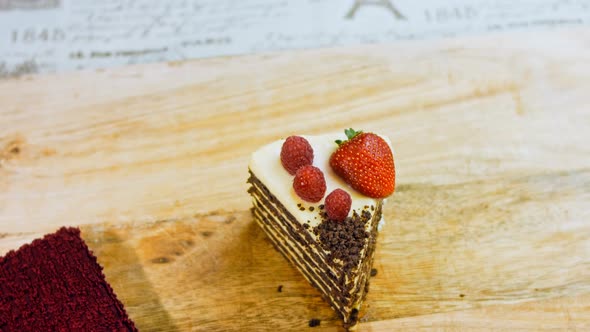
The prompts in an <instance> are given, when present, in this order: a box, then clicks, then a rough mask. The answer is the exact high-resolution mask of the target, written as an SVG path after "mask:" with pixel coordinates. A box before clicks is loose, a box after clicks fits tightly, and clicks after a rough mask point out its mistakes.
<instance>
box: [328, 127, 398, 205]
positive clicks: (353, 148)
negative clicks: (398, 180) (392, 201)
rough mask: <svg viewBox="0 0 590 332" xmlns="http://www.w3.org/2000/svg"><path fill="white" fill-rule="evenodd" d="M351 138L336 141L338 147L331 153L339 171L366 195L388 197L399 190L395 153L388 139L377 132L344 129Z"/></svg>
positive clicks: (335, 167) (332, 161)
mask: <svg viewBox="0 0 590 332" xmlns="http://www.w3.org/2000/svg"><path fill="white" fill-rule="evenodd" d="M344 133H345V134H346V136H347V137H348V140H347V141H344V142H342V141H340V140H338V141H336V143H337V144H338V146H339V147H338V149H337V150H336V151H334V153H333V154H332V156H330V166H331V167H332V169H333V170H334V172H335V173H336V174H338V175H339V176H340V177H341V178H343V179H344V181H346V183H348V184H349V185H350V186H351V187H352V188H354V189H355V190H357V191H359V192H360V193H362V194H363V195H366V196H369V197H373V198H384V197H387V196H389V195H391V194H392V193H393V191H394V190H395V166H394V163H393V153H392V152H391V149H390V148H389V145H388V144H387V142H385V140H384V139H383V138H381V137H379V136H377V135H375V134H373V133H363V132H362V131H355V130H353V129H352V128H350V129H346V130H345V131H344Z"/></svg>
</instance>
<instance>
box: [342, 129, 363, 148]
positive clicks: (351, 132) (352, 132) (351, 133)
mask: <svg viewBox="0 0 590 332" xmlns="http://www.w3.org/2000/svg"><path fill="white" fill-rule="evenodd" d="M362 132H363V131H362V130H359V131H356V130H354V129H352V128H348V129H344V134H345V135H346V137H348V140H346V141H349V140H351V139H353V138H355V137H356V136H357V135H359V134H360V133H362ZM346 141H342V140H340V139H337V140H336V141H335V142H336V144H338V146H341V145H342V144H343V143H344V142H346Z"/></svg>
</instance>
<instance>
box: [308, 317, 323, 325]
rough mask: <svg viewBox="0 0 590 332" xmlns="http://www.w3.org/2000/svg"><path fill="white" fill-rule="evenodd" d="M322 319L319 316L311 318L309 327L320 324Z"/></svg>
mask: <svg viewBox="0 0 590 332" xmlns="http://www.w3.org/2000/svg"><path fill="white" fill-rule="evenodd" d="M321 322H322V321H321V320H319V319H317V318H312V319H310V320H309V327H316V326H320V323H321Z"/></svg>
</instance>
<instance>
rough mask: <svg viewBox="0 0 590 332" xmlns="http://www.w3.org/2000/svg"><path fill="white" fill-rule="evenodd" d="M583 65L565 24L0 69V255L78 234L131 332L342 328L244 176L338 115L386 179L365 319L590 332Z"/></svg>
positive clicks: (399, 325) (589, 151) (588, 45)
mask: <svg viewBox="0 0 590 332" xmlns="http://www.w3.org/2000/svg"><path fill="white" fill-rule="evenodd" d="M589 64H590V30H587V29H575V30H562V31H558V32H544V33H536V34H530V33H523V34H511V35H498V36H490V37H485V38H470V39H456V40H443V41H429V42H406V43H398V44H395V45H380V46H368V47H362V48H340V49H324V50H315V51H305V52H292V53H277V54H267V55H258V56H247V57H235V58H232V57H229V58H219V59H209V60H199V61H192V62H184V63H170V64H158V65H145V66H134V67H127V68H119V69H112V70H105V71H96V72H94V71H86V72H77V73H71V74H60V75H51V76H35V77H29V78H24V79H19V80H6V81H0V254H3V253H5V252H6V251H8V250H10V249H16V248H18V247H19V246H20V245H22V244H24V243H27V242H30V241H31V240H32V239H34V238H36V237H39V236H41V235H42V234H44V233H47V232H52V231H54V230H56V229H57V228H58V227H59V226H61V225H79V226H80V227H81V228H82V231H83V237H84V239H85V240H86V241H87V242H88V245H89V246H90V247H91V249H93V250H94V252H95V254H96V255H97V257H98V259H99V262H100V263H101V264H102V265H103V266H104V267H105V274H106V276H107V280H108V281H109V282H110V283H111V284H112V286H113V288H114V290H115V292H116V293H117V294H118V295H119V297H120V298H121V300H122V301H123V302H124V303H125V305H126V307H127V309H128V311H129V313H130V315H131V317H132V318H133V319H134V320H135V321H136V322H137V325H138V326H139V328H140V329H141V330H142V331H189V330H207V331H226V330H244V331H273V330H293V331H300V330H303V329H308V327H307V324H308V320H309V319H311V318H318V319H321V320H322V323H321V326H319V327H316V328H314V330H320V331H339V330H341V328H340V327H339V324H340V323H339V321H338V319H337V317H336V316H335V314H334V313H333V312H332V310H331V309H330V308H329V307H328V305H327V304H325V303H324V302H323V301H322V300H321V298H320V296H319V293H318V292H317V291H316V290H315V289H313V288H312V287H311V286H309V285H308V284H307V283H306V282H305V280H304V279H303V278H302V277H301V276H300V275H298V273H297V272H296V271H295V269H293V268H292V267H291V266H289V264H288V263H287V262H286V261H285V260H284V259H283V258H282V257H281V255H280V254H279V253H278V252H276V251H275V250H274V249H273V248H272V246H271V245H270V243H269V242H268V240H267V239H266V238H265V236H264V234H263V233H262V232H261V231H260V230H259V229H258V228H257V227H256V226H255V224H254V223H253V220H252V218H251V216H250V214H249V211H248V208H249V206H250V199H249V197H248V195H247V194H246V188H247V185H246V183H245V180H246V177H247V163H248V159H249V155H250V153H251V152H252V151H253V150H255V149H256V148H257V147H258V146H260V145H262V144H264V143H267V142H270V141H272V140H275V139H278V138H281V137H286V136H288V135H290V134H294V133H304V134H318V133H322V132H326V131H336V130H341V129H342V128H345V127H351V126H352V127H355V128H361V129H365V130H370V131H376V132H379V133H383V134H386V135H388V136H389V137H390V138H391V140H392V142H393V145H394V148H395V159H396V170H397V183H398V186H397V189H396V193H395V194H394V196H393V197H392V198H391V199H390V200H389V201H388V204H387V205H386V207H385V210H384V214H385V216H386V220H387V224H386V226H385V227H384V230H383V232H382V233H381V234H380V238H379V245H378V249H377V253H376V261H375V268H377V270H378V274H377V275H376V276H375V277H374V278H373V279H372V281H371V291H370V293H369V295H368V299H367V302H366V304H365V308H364V310H363V311H364V312H363V314H364V318H363V323H362V324H361V325H360V330H362V331H390V330H395V329H399V330H407V331H414V330H417V329H421V330H437V331H438V330H442V331H455V330H473V331H480V330H506V331H512V330H587V329H590V255H589V253H590V223H589V219H590V218H589V217H590V145H589V144H588V142H589V141H590V111H589V110H588V107H590V94H589V93H588V91H589V90H590V65H589ZM279 285H282V286H283V288H282V292H278V291H277V287H278V286H279Z"/></svg>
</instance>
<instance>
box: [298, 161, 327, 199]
mask: <svg viewBox="0 0 590 332" xmlns="http://www.w3.org/2000/svg"><path fill="white" fill-rule="evenodd" d="M293 189H294V190H295V193H296V194H297V196H299V197H301V199H303V200H304V201H308V202H314V203H315V202H319V201H320V200H321V199H322V198H323V197H324V194H325V193H326V179H325V178H324V173H323V172H322V170H320V169H319V168H317V167H315V166H311V165H307V166H303V167H301V168H299V169H298V170H297V173H295V178H294V179H293Z"/></svg>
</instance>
